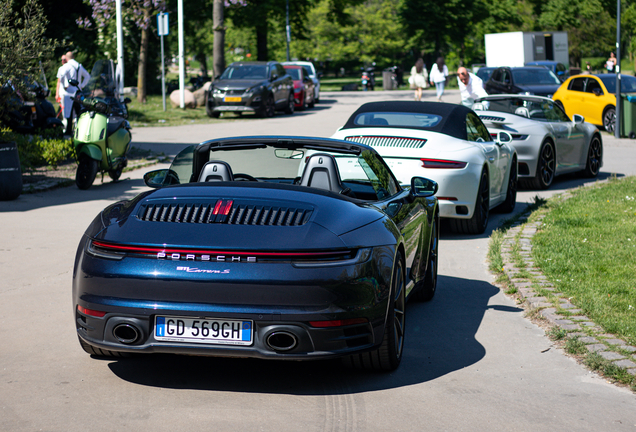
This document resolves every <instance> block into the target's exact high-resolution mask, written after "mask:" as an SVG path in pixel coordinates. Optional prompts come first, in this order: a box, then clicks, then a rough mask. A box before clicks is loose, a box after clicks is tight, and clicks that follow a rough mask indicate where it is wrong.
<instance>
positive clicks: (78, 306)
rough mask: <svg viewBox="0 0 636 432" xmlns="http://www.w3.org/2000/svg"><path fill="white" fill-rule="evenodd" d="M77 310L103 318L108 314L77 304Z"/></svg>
mask: <svg viewBox="0 0 636 432" xmlns="http://www.w3.org/2000/svg"><path fill="white" fill-rule="evenodd" d="M77 310H78V311H80V313H83V314H84V315H90V316H94V317H97V318H102V317H103V316H104V315H106V312H102V311H96V310H93V309H86V308H85V307H82V306H80V305H77Z"/></svg>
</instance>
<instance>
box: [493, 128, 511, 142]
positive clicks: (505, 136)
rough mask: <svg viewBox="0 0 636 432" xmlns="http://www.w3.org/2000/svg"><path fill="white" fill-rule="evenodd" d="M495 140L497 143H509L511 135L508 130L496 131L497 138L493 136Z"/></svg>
mask: <svg viewBox="0 0 636 432" xmlns="http://www.w3.org/2000/svg"><path fill="white" fill-rule="evenodd" d="M495 142H496V143H497V144H498V145H503V144H508V143H511V142H512V135H510V134H509V133H508V132H505V131H500V132H497V138H495Z"/></svg>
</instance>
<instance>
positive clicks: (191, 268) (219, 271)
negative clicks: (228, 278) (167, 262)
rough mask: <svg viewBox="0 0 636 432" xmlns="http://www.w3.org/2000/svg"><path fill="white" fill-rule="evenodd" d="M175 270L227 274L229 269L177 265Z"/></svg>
mask: <svg viewBox="0 0 636 432" xmlns="http://www.w3.org/2000/svg"><path fill="white" fill-rule="evenodd" d="M177 271H184V272H188V273H210V274H229V273H230V270H229V269H225V270H206V269H199V268H196V267H177Z"/></svg>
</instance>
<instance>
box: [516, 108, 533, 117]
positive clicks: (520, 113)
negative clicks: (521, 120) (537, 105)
mask: <svg viewBox="0 0 636 432" xmlns="http://www.w3.org/2000/svg"><path fill="white" fill-rule="evenodd" d="M515 114H516V115H518V116H521V117H526V118H530V112H529V111H528V108H526V107H519V108H517V109H516V110H515Z"/></svg>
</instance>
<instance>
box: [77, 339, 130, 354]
mask: <svg viewBox="0 0 636 432" xmlns="http://www.w3.org/2000/svg"><path fill="white" fill-rule="evenodd" d="M77 338H78V339H79V343H80V346H81V347H82V349H83V350H84V351H85V352H86V353H87V354H90V355H92V356H96V357H105V358H122V357H130V354H129V353H124V352H119V351H110V350H104V349H101V348H97V347H94V346H93V345H91V344H89V343H87V342H85V341H84V340H83V339H82V338H81V337H79V336H78V337H77Z"/></svg>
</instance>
